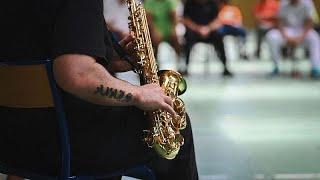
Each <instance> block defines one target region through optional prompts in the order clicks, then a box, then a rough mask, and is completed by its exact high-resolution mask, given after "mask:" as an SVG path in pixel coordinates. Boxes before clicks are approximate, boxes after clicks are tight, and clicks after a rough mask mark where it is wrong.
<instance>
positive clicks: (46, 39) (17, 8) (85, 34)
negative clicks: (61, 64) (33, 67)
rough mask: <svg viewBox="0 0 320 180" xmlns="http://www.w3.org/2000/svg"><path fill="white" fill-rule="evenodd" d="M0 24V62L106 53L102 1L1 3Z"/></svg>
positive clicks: (36, 0) (49, 0) (108, 48)
mask: <svg viewBox="0 0 320 180" xmlns="http://www.w3.org/2000/svg"><path fill="white" fill-rule="evenodd" d="M0 22H1V28H0V47H1V48H0V57H1V58H8V59H10V58H12V59H17V58H21V59H30V58H48V57H49V58H54V57H56V56H59V55H61V54H66V53H69V54H70V53H77V54H86V55H90V56H93V57H96V58H105V57H106V55H107V54H108V52H109V51H110V44H109V43H108V42H107V41H105V40H106V27H105V21H104V17H103V1H102V0H90V1H87V0H46V1H43V0H28V1H24V0H16V1H5V2H2V3H1V6H0Z"/></svg>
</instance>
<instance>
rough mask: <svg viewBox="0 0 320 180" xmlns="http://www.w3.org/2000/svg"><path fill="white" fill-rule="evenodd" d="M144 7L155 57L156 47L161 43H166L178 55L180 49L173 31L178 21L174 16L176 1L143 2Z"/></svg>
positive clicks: (150, 0) (151, 0)
mask: <svg viewBox="0 0 320 180" xmlns="http://www.w3.org/2000/svg"><path fill="white" fill-rule="evenodd" d="M144 7H145V8H146V11H147V17H148V23H149V27H150V33H151V38H152V43H153V45H154V47H155V55H156V56H157V50H158V46H159V44H160V43H161V42H163V41H165V42H168V43H169V44H170V45H171V46H172V47H173V48H174V50H175V52H176V53H177V55H180V52H181V48H180V45H179V43H178V37H177V33H176V29H175V27H176V25H177V21H178V20H177V15H176V7H177V0H145V1H144Z"/></svg>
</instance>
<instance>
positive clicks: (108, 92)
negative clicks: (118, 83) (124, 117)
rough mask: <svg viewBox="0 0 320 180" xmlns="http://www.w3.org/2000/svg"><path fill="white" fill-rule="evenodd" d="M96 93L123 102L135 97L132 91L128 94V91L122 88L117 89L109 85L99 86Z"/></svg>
mask: <svg viewBox="0 0 320 180" xmlns="http://www.w3.org/2000/svg"><path fill="white" fill-rule="evenodd" d="M94 94H98V95H101V96H106V97H109V98H113V99H116V100H119V101H122V102H131V101H132V99H133V95H132V94H131V93H128V94H126V92H124V91H122V90H117V89H113V88H109V87H107V88H104V86H103V85H100V86H98V87H97V89H96V91H95V92H94Z"/></svg>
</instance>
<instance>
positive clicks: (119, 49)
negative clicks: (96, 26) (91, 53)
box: [107, 28, 135, 67]
mask: <svg viewBox="0 0 320 180" xmlns="http://www.w3.org/2000/svg"><path fill="white" fill-rule="evenodd" d="M107 32H108V33H109V36H110V38H111V41H112V46H113V48H114V50H115V51H116V53H117V54H118V55H119V57H120V58H121V59H123V60H125V61H127V62H128V63H129V64H130V65H131V66H132V67H135V65H134V64H133V63H132V62H133V61H132V59H131V58H130V56H129V54H128V53H127V52H126V51H125V50H124V49H123V47H121V45H120V44H119V40H118V39H117V38H116V36H115V35H114V33H112V32H111V31H110V30H109V28H107Z"/></svg>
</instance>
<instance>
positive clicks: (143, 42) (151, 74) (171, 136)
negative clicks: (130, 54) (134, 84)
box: [126, 0, 187, 159]
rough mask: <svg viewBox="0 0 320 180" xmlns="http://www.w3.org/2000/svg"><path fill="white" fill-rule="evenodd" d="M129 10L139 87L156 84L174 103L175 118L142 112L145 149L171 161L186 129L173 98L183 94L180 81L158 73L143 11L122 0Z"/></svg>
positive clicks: (131, 0)
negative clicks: (145, 119)
mask: <svg viewBox="0 0 320 180" xmlns="http://www.w3.org/2000/svg"><path fill="white" fill-rule="evenodd" d="M126 3H127V6H128V9H129V14H130V15H129V17H128V19H129V29H130V31H131V34H132V35H133V36H134V37H135V40H134V51H135V55H136V57H137V59H138V61H137V62H136V63H135V71H136V72H137V73H138V74H139V76H140V82H141V85H144V84H150V83H155V84H159V85H160V86H161V87H162V89H163V91H164V92H165V94H166V95H168V96H169V97H170V98H171V99H172V101H173V104H174V110H175V111H176V113H177V117H172V116H171V114H169V113H168V112H166V111H164V110H161V109H159V110H155V111H153V112H146V115H147V117H148V118H149V120H150V123H151V124H150V129H148V130H145V138H144V141H145V142H146V143H147V145H148V146H149V147H152V148H154V150H155V151H156V152H157V153H158V154H159V155H160V156H161V157H163V158H166V159H173V158H175V157H176V155H177V154H178V152H179V150H180V146H182V145H183V144H184V138H183V137H182V135H181V134H180V130H182V129H184V128H185V127H186V125H187V124H186V112H185V105H184V102H183V101H182V100H181V99H180V98H178V97H177V96H178V95H180V94H183V93H184V92H185V91H186V82H185V80H184V78H183V77H182V76H181V75H180V74H179V73H178V72H175V71H171V70H163V71H158V66H157V63H156V59H155V56H154V52H153V47H152V42H151V38H150V32H149V27H148V23H147V17H146V12H145V9H144V7H143V5H142V4H141V3H136V2H135V0H126Z"/></svg>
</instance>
